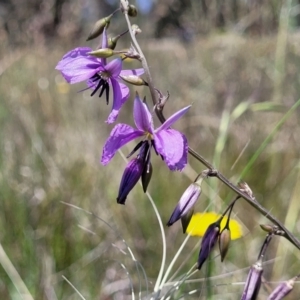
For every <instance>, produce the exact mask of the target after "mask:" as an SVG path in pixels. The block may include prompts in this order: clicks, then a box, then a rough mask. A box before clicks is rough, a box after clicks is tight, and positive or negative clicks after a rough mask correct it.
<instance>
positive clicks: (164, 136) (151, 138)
mask: <svg viewBox="0 0 300 300" xmlns="http://www.w3.org/2000/svg"><path fill="white" fill-rule="evenodd" d="M189 108H190V106H187V107H185V108H183V109H181V110H180V111H178V112H177V113H175V114H174V115H172V116H171V117H170V118H168V119H167V120H166V122H165V123H163V124H162V125H161V126H160V127H158V128H157V129H154V126H153V120H152V115H151V114H150V112H149V110H148V107H147V105H146V103H144V102H142V101H141V99H140V98H139V96H138V95H137V96H136V97H135V100H134V108H133V116H134V121H135V125H136V127H137V129H134V128H132V127H131V126H129V125H127V124H118V125H116V126H115V127H114V128H113V130H112V132H111V134H110V136H109V138H108V139H107V141H106V143H105V145H104V148H103V153H102V159H101V162H102V164H103V165H106V164H108V163H109V162H110V160H111V159H112V158H113V156H114V155H115V153H116V151H117V150H118V149H120V148H121V147H122V146H124V145H125V144H127V143H129V142H130V141H132V140H134V139H136V138H139V137H144V140H143V141H141V142H140V143H138V145H137V146H136V147H135V148H134V149H133V151H132V152H131V153H130V155H132V154H133V153H134V152H135V151H137V150H138V149H140V148H141V147H146V144H147V145H148V146H147V147H148V148H147V149H148V151H146V152H147V155H142V156H143V159H144V164H146V165H147V166H148V167H149V164H150V149H151V147H153V148H154V150H155V152H156V153H157V154H160V155H161V157H162V159H163V160H164V161H165V163H166V164H167V166H168V167H169V169H170V170H172V171H174V170H182V169H183V168H184V167H185V165H186V164H187V152H188V144H187V140H186V137H185V136H184V135H183V134H181V133H180V132H179V131H177V130H175V129H171V128H170V126H171V125H172V124H173V123H174V122H176V121H177V120H178V119H179V118H180V117H181V116H183V115H184V114H185V113H186V112H187V110H188V109H189ZM130 155H129V156H130Z"/></svg>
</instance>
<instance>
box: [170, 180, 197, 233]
mask: <svg viewBox="0 0 300 300" xmlns="http://www.w3.org/2000/svg"><path fill="white" fill-rule="evenodd" d="M200 194H201V187H200V185H199V184H197V183H192V184H191V185H190V186H189V187H188V188H187V189H186V190H185V192H184V193H183V195H182V196H181V198H180V200H179V202H178V204H177V205H176V207H175V209H174V211H173V213H172V215H171V217H170V220H169V221H168V223H167V226H171V225H173V224H174V223H175V222H176V221H178V220H179V219H180V218H182V217H183V216H184V215H186V214H187V213H188V212H189V211H190V210H191V209H192V208H193V207H194V205H195V203H196V201H197V199H198V198H199V196H200ZM186 227H187V226H186Z"/></svg>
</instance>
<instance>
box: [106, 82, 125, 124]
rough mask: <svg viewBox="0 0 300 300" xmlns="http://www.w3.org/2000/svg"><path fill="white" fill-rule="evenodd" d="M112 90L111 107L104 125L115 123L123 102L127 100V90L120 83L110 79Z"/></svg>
mask: <svg viewBox="0 0 300 300" xmlns="http://www.w3.org/2000/svg"><path fill="white" fill-rule="evenodd" d="M110 82H111V85H112V88H113V105H112V109H111V112H110V114H109V116H108V119H107V121H106V123H108V124H111V123H113V122H115V121H116V119H117V117H118V115H119V111H120V109H121V107H122V106H123V104H124V103H125V101H126V100H127V99H128V98H129V88H128V87H127V86H126V85H125V84H124V83H121V82H118V81H117V80H115V79H113V78H111V80H110Z"/></svg>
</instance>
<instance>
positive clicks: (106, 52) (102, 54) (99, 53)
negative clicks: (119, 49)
mask: <svg viewBox="0 0 300 300" xmlns="http://www.w3.org/2000/svg"><path fill="white" fill-rule="evenodd" d="M88 54H89V55H93V56H96V57H98V58H108V57H111V56H113V55H114V54H115V52H114V50H112V49H109V48H103V49H98V50H95V51H91V52H88Z"/></svg>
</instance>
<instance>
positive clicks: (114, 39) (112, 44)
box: [107, 29, 128, 50]
mask: <svg viewBox="0 0 300 300" xmlns="http://www.w3.org/2000/svg"><path fill="white" fill-rule="evenodd" d="M127 32H128V29H127V30H126V31H124V32H123V33H121V34H119V35H117V36H115V37H110V38H108V40H107V47H108V48H110V49H113V50H114V49H115V48H116V46H117V42H118V40H119V38H120V37H122V36H123V35H124V34H126V33H127Z"/></svg>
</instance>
